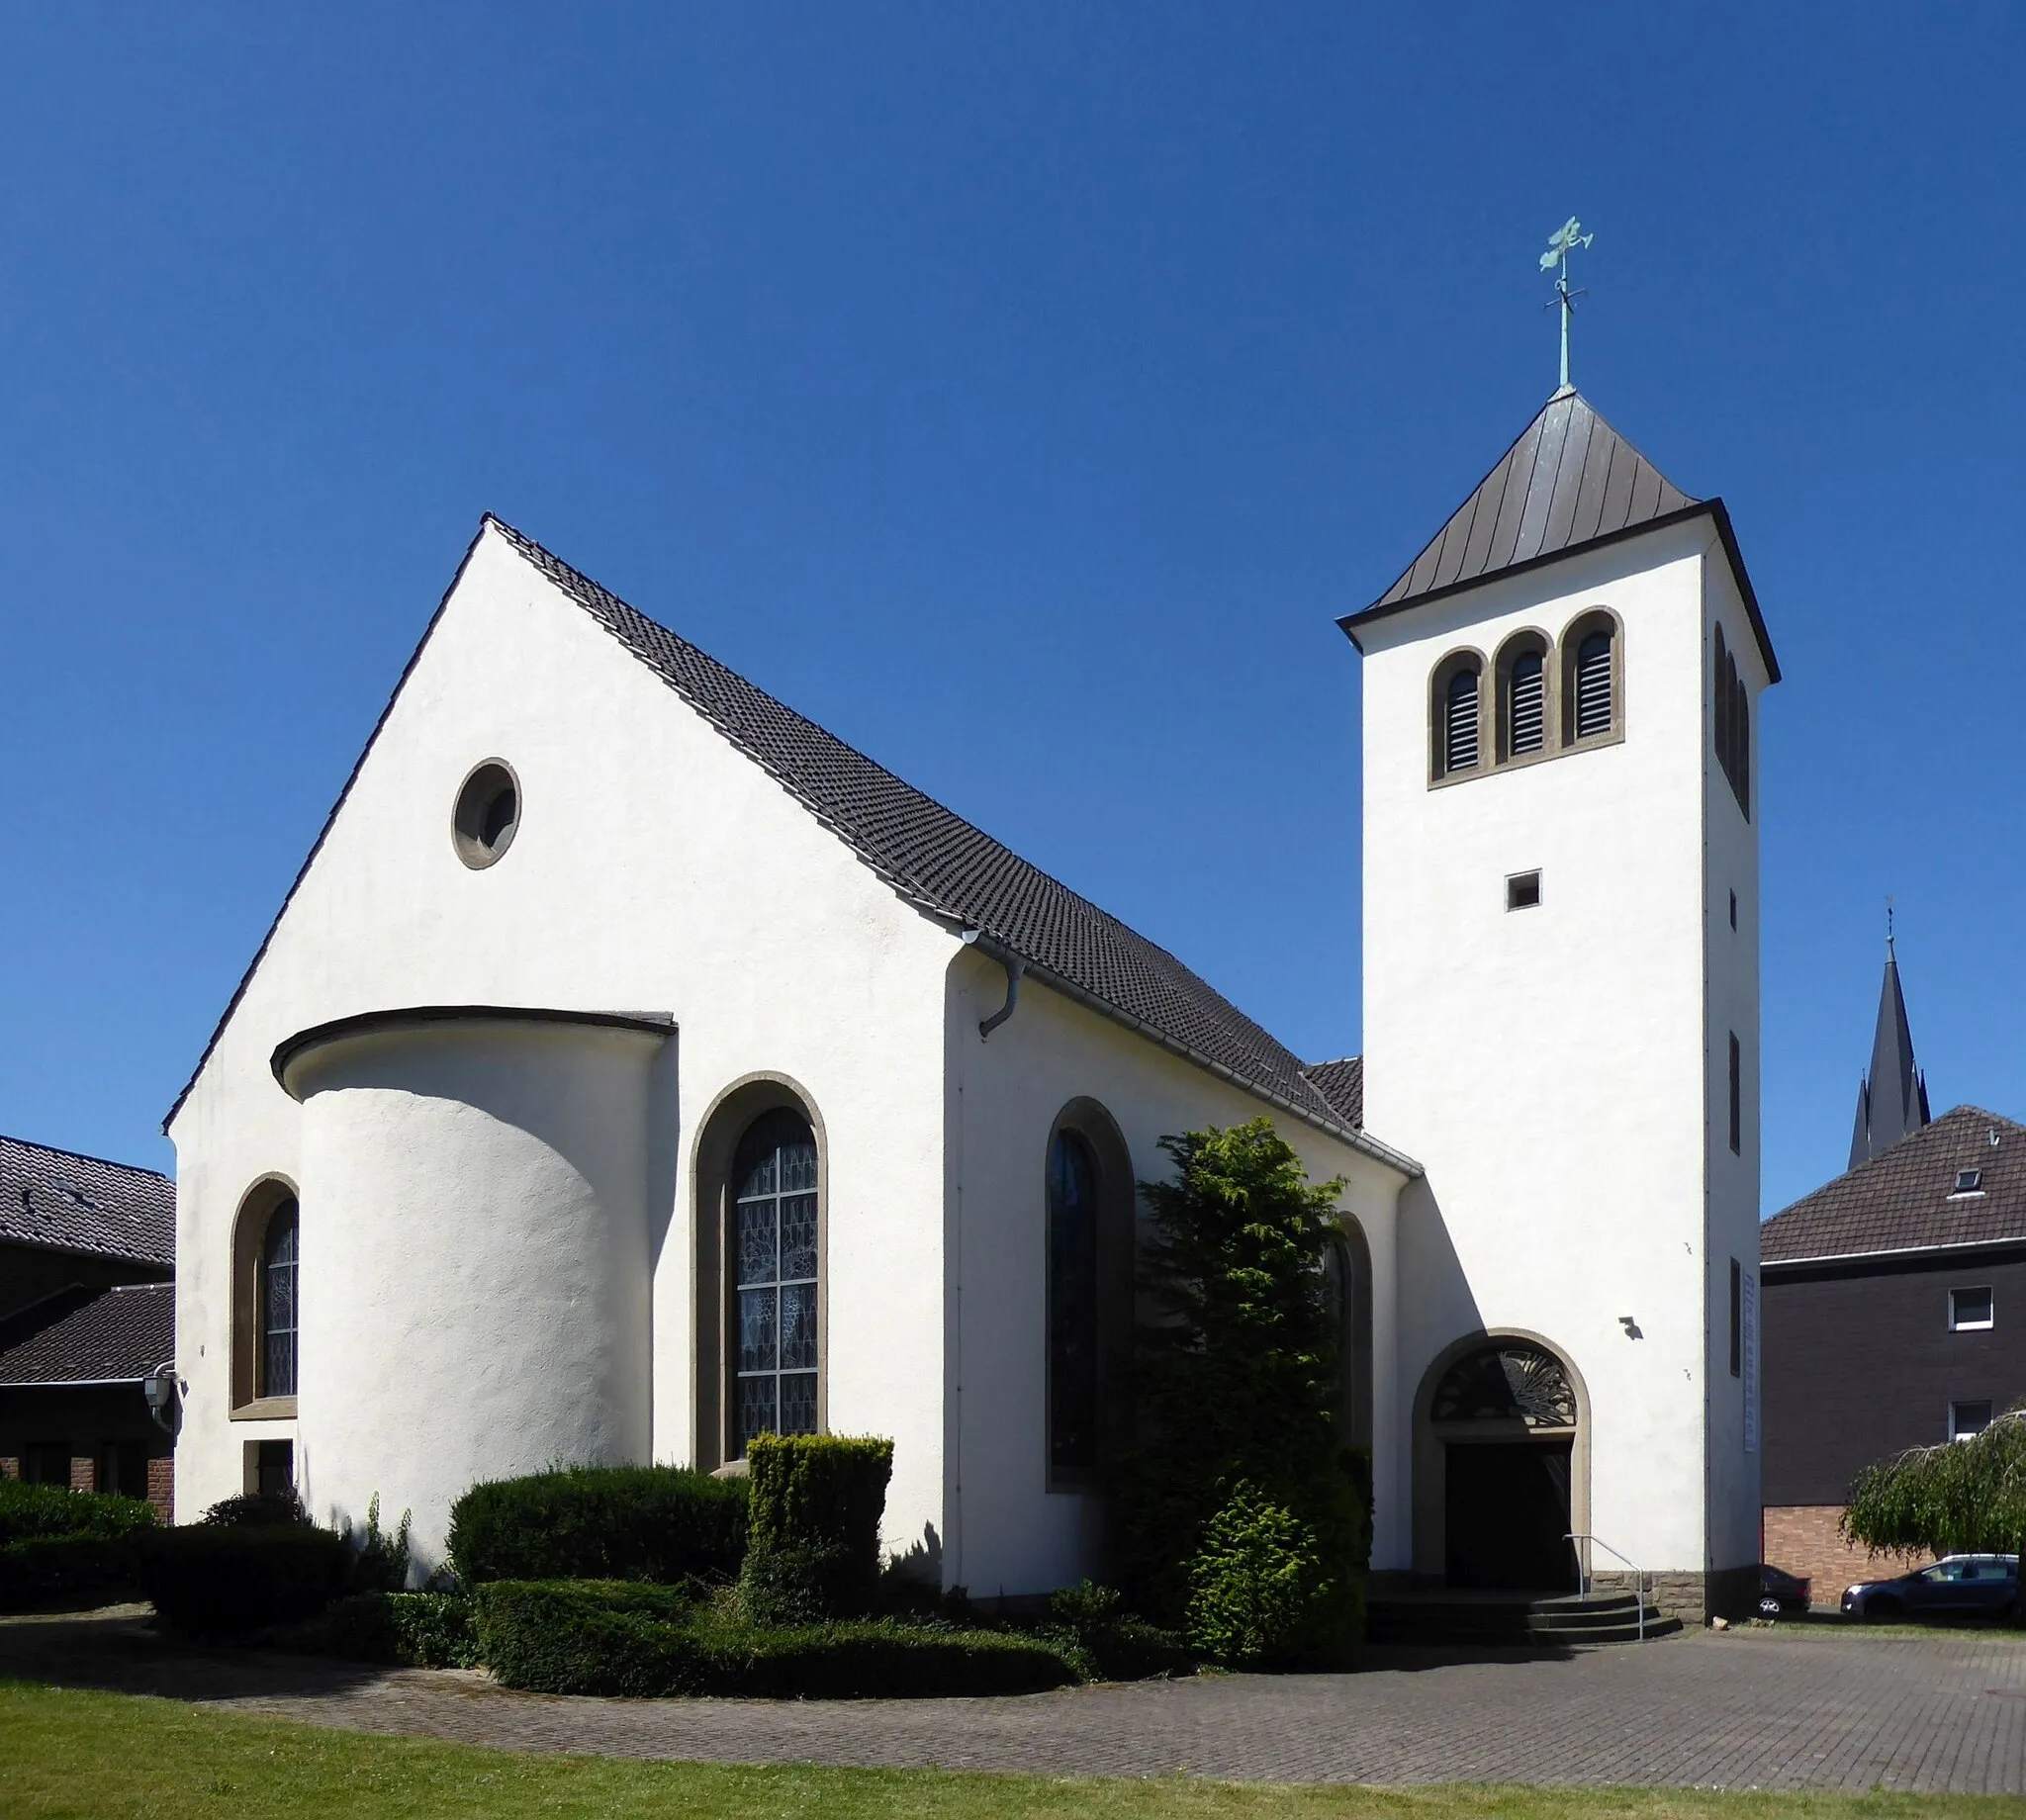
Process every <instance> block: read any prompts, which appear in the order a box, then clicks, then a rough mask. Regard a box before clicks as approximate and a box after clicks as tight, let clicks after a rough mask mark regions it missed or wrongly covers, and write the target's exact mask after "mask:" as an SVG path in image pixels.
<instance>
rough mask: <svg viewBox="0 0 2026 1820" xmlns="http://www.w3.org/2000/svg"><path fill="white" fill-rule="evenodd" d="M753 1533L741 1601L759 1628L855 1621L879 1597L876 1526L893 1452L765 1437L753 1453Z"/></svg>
mask: <svg viewBox="0 0 2026 1820" xmlns="http://www.w3.org/2000/svg"><path fill="white" fill-rule="evenodd" d="M746 1470H747V1472H748V1473H749V1474H750V1476H751V1484H752V1488H753V1492H752V1533H751V1539H750V1541H749V1542H748V1544H747V1547H746V1559H745V1564H744V1566H743V1567H742V1569H741V1570H740V1574H739V1592H740V1596H741V1598H742V1599H743V1601H744V1603H745V1607H746V1613H747V1615H748V1616H749V1617H750V1618H751V1619H753V1620H754V1621H755V1622H756V1623H767V1624H810V1623H819V1622H821V1621H823V1620H824V1619H827V1618H842V1617H858V1616H860V1615H862V1614H863V1613H865V1612H867V1611H870V1610H871V1609H872V1608H873V1603H874V1600H875V1597H876V1596H877V1593H878V1589H879V1518H880V1517H881V1515H883V1514H884V1512H885V1508H886V1485H887V1481H888V1480H890V1479H891V1478H892V1476H893V1443H892V1442H891V1441H886V1440H875V1439H872V1438H870V1437H858V1436H852V1435H842V1434H758V1435H755V1436H754V1437H753V1439H752V1440H751V1441H749V1442H748V1443H747V1446H746Z"/></svg>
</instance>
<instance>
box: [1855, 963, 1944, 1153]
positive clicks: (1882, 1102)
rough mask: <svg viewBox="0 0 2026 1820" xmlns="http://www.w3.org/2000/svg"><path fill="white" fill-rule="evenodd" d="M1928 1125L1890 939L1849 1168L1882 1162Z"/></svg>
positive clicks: (1861, 1084) (1922, 1078)
mask: <svg viewBox="0 0 2026 1820" xmlns="http://www.w3.org/2000/svg"><path fill="white" fill-rule="evenodd" d="M1927 1123H1928V1110H1927V1077H1926V1076H1925V1075H1923V1074H1922V1073H1921V1071H1920V1070H1919V1069H1918V1068H1917V1067H1915V1066H1914V1063H1913V1033H1912V1031H1911V1030H1909V1029H1908V1028H1907V1024H1906V998H1905V995H1904V994H1903V993H1902V992H1901V991H1900V990H1899V957H1898V956H1897V955H1896V954H1895V953H1894V952H1893V949H1892V943H1891V940H1890V938H1889V937H1888V939H1887V942H1886V979H1885V983H1884V984H1883V985H1882V986H1881V987H1880V988H1879V1027H1878V1030H1877V1032H1876V1034H1875V1035H1874V1036H1873V1038H1872V1065H1871V1071H1870V1072H1869V1073H1868V1074H1867V1075H1866V1076H1865V1077H1864V1079H1863V1080H1862V1081H1860V1082H1859V1083H1858V1087H1857V1125H1856V1129H1855V1130H1854V1131H1852V1133H1851V1135H1850V1166H1851V1168H1853V1169H1855V1168H1856V1167H1857V1166H1858V1164H1859V1163H1868V1162H1870V1161H1871V1160H1872V1158H1873V1157H1875V1156H1883V1155H1885V1153H1886V1152H1887V1151H1888V1150H1889V1149H1890V1148H1891V1147H1892V1146H1893V1145H1894V1144H1895V1143H1897V1142H1899V1141H1900V1140H1901V1139H1902V1138H1911V1137H1912V1136H1913V1134H1914V1133H1915V1132H1917V1131H1919V1130H1920V1128H1921V1127H1922V1126H1924V1125H1926V1124H1927Z"/></svg>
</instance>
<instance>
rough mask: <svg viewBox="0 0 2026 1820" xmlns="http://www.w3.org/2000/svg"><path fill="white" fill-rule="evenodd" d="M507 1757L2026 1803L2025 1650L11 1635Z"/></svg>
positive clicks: (1738, 1639) (101, 1628)
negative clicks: (1280, 1666)
mask: <svg viewBox="0 0 2026 1820" xmlns="http://www.w3.org/2000/svg"><path fill="white" fill-rule="evenodd" d="M7 1677H19V1678H26V1679H31V1680H40V1681H50V1682H56V1683H62V1684H65V1685H70V1686H99V1687H111V1688H118V1689H122V1690H125V1691H130V1692H138V1693H160V1694H166V1695H168V1696H169V1697H172V1698H178V1699H186V1700H195V1701H201V1702H205V1703H209V1704H215V1705H218V1706H221V1707H225V1708H230V1709H232V1710H236V1711H241V1712H254V1713H263V1714H268V1715H272V1716H275V1717H280V1718H289V1719H297V1720H303V1721H306V1722H308V1723H310V1724H313V1725H336V1726H346V1727H351V1728H354V1729H357V1730H362V1731H374V1732H395V1733H407V1734H411V1735H418V1736H425V1737H431V1738H451V1739H459V1740H462V1741H464V1742H467V1743H471V1744H488V1745H499V1746H504V1747H506V1748H509V1749H515V1750H531V1751H582V1752H590V1753H594V1754H598V1755H605V1756H618V1757H662V1758H687V1759H703V1760H709V1761H714V1762H720V1763H818V1764H854V1765H892V1766H901V1767H907V1766H926V1765H940V1766H942V1767H944V1768H948V1769H966V1770H1026V1771H1036V1772H1040V1773H1044V1774H1086V1775H1156V1774H1173V1773H1175V1772H1176V1771H1187V1772H1189V1773H1190V1774H1196V1775H1204V1776H1214V1777H1228V1778H1233V1779H1260V1780H1272V1781H1361V1782H1417V1781H1520V1782H1527V1781H1532V1782H1647V1783H1674V1784H1703V1785H1710V1784H1714V1785H1720V1786H1725V1787H1732V1788H1743V1787H1761V1788H1800V1787H1824V1788H1854V1789H1861V1788H1868V1787H1870V1786H1872V1785H1873V1784H1874V1783H1879V1784H1883V1785H1884V1786H1885V1787H1888V1788H1895V1789H1908V1790H1920V1791H1939V1790H1957V1791H1962V1792H1968V1793H1992V1794H1997V1793H2004V1794H2020V1793H2026V1639H2020V1638H2017V1637H2014V1636H2005V1635H1996V1634H1991V1633H1981V1632H1941V1633H1937V1634H1935V1635H1933V1636H1926V1637H1881V1636H1867V1635H1865V1634H1863V1633H1857V1634H1853V1635H1849V1636H1837V1635H1833V1634H1822V1633H1819V1632H1817V1633H1814V1634H1796V1633H1782V1632H1780V1631H1777V1630H1775V1631H1765V1630H1756V1631H1754V1630H1747V1631H1733V1632H1731V1633H1729V1634H1728V1635H1712V1634H1708V1633H1694V1634H1691V1635H1688V1636H1683V1637H1677V1638H1673V1639H1670V1640H1667V1641H1664V1642H1659V1643H1651V1644H1648V1645H1646V1646H1645V1647H1644V1648H1643V1649H1642V1648H1638V1647H1636V1646H1624V1647H1619V1648H1613V1649H1598V1650H1590V1651H1582V1652H1577V1653H1575V1654H1572V1655H1566V1656H1530V1655H1522V1654H1518V1653H1515V1654H1512V1655H1507V1656H1503V1657H1501V1658H1499V1659H1496V1660H1494V1659H1490V1658H1488V1657H1486V1656H1484V1655H1482V1654H1481V1655H1479V1656H1478V1657H1477V1658H1475V1659H1472V1658H1470V1657H1469V1656H1467V1655H1465V1654H1464V1653H1461V1652H1456V1651H1436V1650H1423V1651H1412V1650H1374V1651H1372V1652H1370V1657H1369V1662H1368V1665H1367V1666H1366V1667H1365V1668H1364V1669H1363V1670H1362V1671H1361V1672H1359V1673H1356V1674H1351V1675H1305V1676H1285V1677H1267V1676H1243V1675H1241V1676H1216V1677H1204V1678H1203V1679H1201V1680H1198V1681H1193V1682H1177V1683H1145V1684H1141V1685H1135V1686H1111V1687H1085V1688H1077V1689H1071V1690H1069V1691H1065V1692H1060V1693H1047V1694H1036V1695H1031V1696H1028V1697H1025V1698H1020V1699H1001V1700H970V1699H951V1700H865V1701H852V1702H841V1701H807V1702H796V1703H783V1704H768V1703H764V1702H758V1701H745V1700H637V1701H636V1700H596V1699H559V1698H553V1697H547V1696H543V1695H540V1694H528V1693H510V1692H507V1691H506V1689H504V1688H500V1687H495V1686H493V1685H492V1684H491V1683H489V1682H487V1681H486V1680H485V1679H484V1678H483V1677H481V1676H477V1675H464V1674H455V1673H451V1674H430V1673H426V1672H421V1671H400V1672H386V1671H379V1670H368V1669H361V1668H354V1667H347V1666H345V1665H341V1664H333V1663H327V1662H321V1661H314V1660H310V1659H305V1658H299V1657H287V1656H271V1655H254V1654H250V1653H236V1654H235V1653H230V1652H218V1653H205V1652H201V1651H194V1650H191V1649H188V1648H186V1647H183V1646H181V1645H177V1644H174V1643H171V1642H168V1641H166V1640H164V1639H162V1638H161V1637H159V1636H157V1635H155V1634H154V1633H152V1632H150V1631H148V1630H146V1629H144V1628H143V1627H142V1626H141V1625H140V1624H139V1623H138V1621H136V1620H135V1619H134V1618H133V1617H131V1616H130V1617H124V1618H123V1617H118V1616H99V1617H92V1618H82V1619H78V1618H72V1619H63V1620H52V1619H26V1620H23V1619H7V1620H0V1678H7Z"/></svg>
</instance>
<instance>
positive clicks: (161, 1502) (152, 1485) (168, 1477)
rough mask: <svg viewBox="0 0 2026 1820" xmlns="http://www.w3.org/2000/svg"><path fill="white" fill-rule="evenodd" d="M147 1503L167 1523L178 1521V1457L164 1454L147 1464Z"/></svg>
mask: <svg viewBox="0 0 2026 1820" xmlns="http://www.w3.org/2000/svg"><path fill="white" fill-rule="evenodd" d="M147 1501H148V1502H149V1503H151V1504H153V1505H154V1513H155V1515H157V1516H158V1517H160V1518H161V1519H162V1521H163V1522H165V1523H173V1522H174V1521H175V1520H176V1456H175V1455H174V1454H164V1455H163V1456H161V1457H160V1458H159V1459H154V1460H150V1461H148V1463H147Z"/></svg>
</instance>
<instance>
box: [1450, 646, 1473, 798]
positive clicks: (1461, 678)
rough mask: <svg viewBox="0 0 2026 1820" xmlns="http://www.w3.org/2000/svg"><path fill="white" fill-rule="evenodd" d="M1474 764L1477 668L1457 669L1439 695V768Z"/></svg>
mask: <svg viewBox="0 0 2026 1820" xmlns="http://www.w3.org/2000/svg"><path fill="white" fill-rule="evenodd" d="M1476 766H1477V672H1476V671H1474V670H1459V671H1457V672H1456V674H1455V675H1454V676H1452V677H1451V678H1450V679H1449V685H1448V687H1447V688H1446V689H1445V690H1443V695H1442V771H1443V773H1444V774H1448V773H1450V772H1457V771H1472V770H1474V769H1476Z"/></svg>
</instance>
